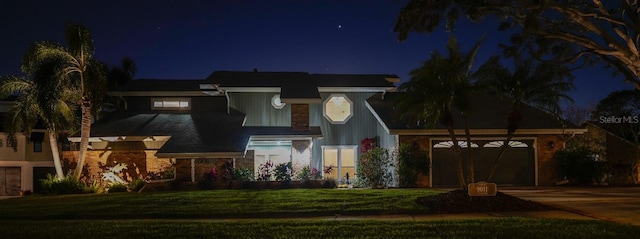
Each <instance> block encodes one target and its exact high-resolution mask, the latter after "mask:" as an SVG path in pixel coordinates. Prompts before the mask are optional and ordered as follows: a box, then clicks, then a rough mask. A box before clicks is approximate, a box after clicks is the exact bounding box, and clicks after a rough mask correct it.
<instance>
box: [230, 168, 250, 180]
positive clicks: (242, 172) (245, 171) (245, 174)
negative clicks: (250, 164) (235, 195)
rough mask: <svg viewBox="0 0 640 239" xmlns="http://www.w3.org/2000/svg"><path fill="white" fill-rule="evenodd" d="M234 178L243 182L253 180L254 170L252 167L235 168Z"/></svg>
mask: <svg viewBox="0 0 640 239" xmlns="http://www.w3.org/2000/svg"><path fill="white" fill-rule="evenodd" d="M233 180H237V181H241V182H245V181H253V170H251V169H250V168H234V169H233Z"/></svg>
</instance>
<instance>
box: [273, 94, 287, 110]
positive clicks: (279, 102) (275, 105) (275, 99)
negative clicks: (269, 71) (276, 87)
mask: <svg viewBox="0 0 640 239" xmlns="http://www.w3.org/2000/svg"><path fill="white" fill-rule="evenodd" d="M271 105H272V106H273V108H276V109H282V108H284V106H285V105H287V103H284V102H282V100H281V99H280V95H277V94H276V95H274V96H273V97H271Z"/></svg>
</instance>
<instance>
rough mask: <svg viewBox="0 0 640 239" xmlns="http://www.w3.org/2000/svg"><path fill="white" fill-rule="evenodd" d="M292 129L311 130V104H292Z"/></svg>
mask: <svg viewBox="0 0 640 239" xmlns="http://www.w3.org/2000/svg"><path fill="white" fill-rule="evenodd" d="M291 129H293V130H299V131H308V130H309V104H291Z"/></svg>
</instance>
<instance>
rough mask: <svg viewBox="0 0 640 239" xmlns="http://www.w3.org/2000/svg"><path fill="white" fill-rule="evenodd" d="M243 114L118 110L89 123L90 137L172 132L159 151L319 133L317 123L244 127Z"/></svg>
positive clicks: (227, 148) (234, 148)
mask: <svg viewBox="0 0 640 239" xmlns="http://www.w3.org/2000/svg"><path fill="white" fill-rule="evenodd" d="M243 121H244V114H242V113H240V112H238V111H236V110H232V112H231V114H227V113H226V112H201V111H198V112H194V111H192V112H191V113H189V112H171V111H136V112H133V111H119V112H114V113H111V114H109V115H107V116H105V117H104V118H102V119H100V120H98V121H97V122H95V123H94V124H93V125H92V126H91V136H92V137H107V136H171V138H170V139H169V140H168V141H167V142H166V143H165V144H164V145H163V146H162V148H160V150H158V152H157V153H158V154H180V153H187V154H188V153H229V152H237V153H243V152H244V150H245V148H246V146H247V144H248V142H249V138H250V137H251V136H254V135H262V136H311V137H319V136H322V132H321V131H320V127H310V129H309V130H306V131H299V130H293V129H292V128H291V127H268V126H251V127H243V126H242V123H243Z"/></svg>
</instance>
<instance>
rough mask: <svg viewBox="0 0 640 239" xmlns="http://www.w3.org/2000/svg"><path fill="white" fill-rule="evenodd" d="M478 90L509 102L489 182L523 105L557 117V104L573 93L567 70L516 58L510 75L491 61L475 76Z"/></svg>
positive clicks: (518, 125)
mask: <svg viewBox="0 0 640 239" xmlns="http://www.w3.org/2000/svg"><path fill="white" fill-rule="evenodd" d="M474 78H475V79H476V82H475V84H476V86H477V87H478V88H479V89H482V90H483V91H485V92H487V93H489V94H491V95H496V96H498V97H500V98H503V99H506V100H509V101H510V103H511V107H510V109H509V111H508V112H507V115H506V122H507V137H506V138H505V140H504V141H503V144H502V146H501V148H500V151H499V153H498V156H497V157H496V159H495V161H494V163H493V166H492V169H491V171H490V173H489V176H488V177H487V181H489V180H491V178H492V177H493V174H494V173H495V170H496V168H497V166H498V163H499V161H500V160H501V159H502V157H503V156H504V153H505V152H506V150H507V148H509V142H510V141H511V139H512V138H513V136H514V134H515V132H516V130H518V129H519V128H520V123H521V122H522V114H521V113H520V107H521V105H522V103H527V104H529V105H531V106H534V107H538V108H540V109H542V110H545V111H547V112H550V113H553V114H555V115H556V116H557V115H559V114H560V105H559V101H560V100H562V99H566V100H569V101H572V99H571V97H569V96H568V95H567V94H566V93H567V92H568V91H569V90H571V89H573V83H572V82H571V74H570V69H568V68H567V67H565V66H563V65H559V64H552V63H546V62H543V63H537V62H535V61H534V60H533V58H527V59H523V58H521V57H515V59H514V67H513V71H512V70H510V69H508V68H506V67H504V66H502V65H501V64H500V58H499V57H497V56H496V57H492V58H490V59H489V60H488V61H487V63H485V64H484V65H482V66H481V67H480V68H479V69H478V71H477V72H476V73H475V75H474Z"/></svg>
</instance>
